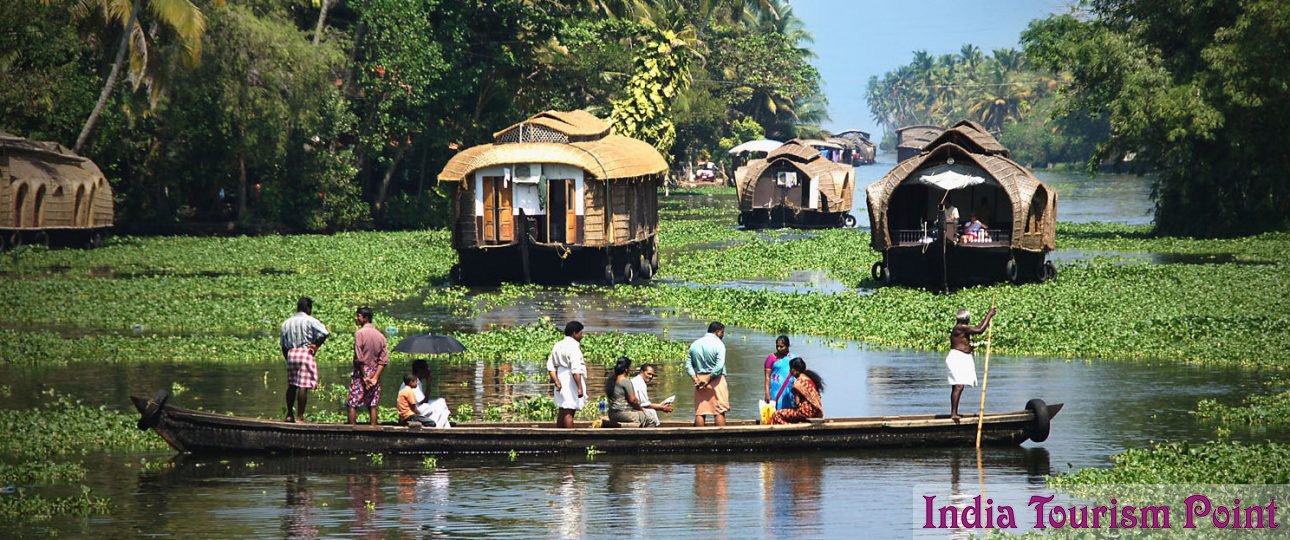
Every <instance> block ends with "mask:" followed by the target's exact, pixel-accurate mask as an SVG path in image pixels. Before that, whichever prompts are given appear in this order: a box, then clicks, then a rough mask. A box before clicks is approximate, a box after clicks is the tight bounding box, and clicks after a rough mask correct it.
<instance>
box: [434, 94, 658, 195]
mask: <svg viewBox="0 0 1290 540" xmlns="http://www.w3.org/2000/svg"><path fill="white" fill-rule="evenodd" d="M524 125H539V126H542V127H543V128H546V129H550V130H556V131H559V132H560V133H563V134H565V135H568V136H569V142H496V143H491V144H481V145H479V146H473V147H470V148H467V149H465V150H462V151H461V152H458V153H457V155H455V156H453V157H452V159H450V160H448V163H447V164H446V165H444V168H443V171H441V172H440V173H439V181H441V182H460V181H462V180H464V179H466V178H468V177H469V176H470V174H471V173H473V172H475V171H477V170H479V169H483V168H485V167H492V166H496V165H510V164H518V163H554V164H560V165H569V166H573V167H578V168H580V169H582V170H584V171H587V174H589V175H591V176H592V177H594V178H599V179H601V180H606V179H611V178H633V177H637V176H647V175H652V174H660V173H663V172H666V171H667V161H666V160H664V159H663V156H662V155H661V154H659V153H658V150H655V149H654V147H653V146H651V145H650V144H649V143H646V142H644V141H641V140H637V139H633V138H630V137H624V136H622V135H610V134H608V133H609V124H607V123H605V122H604V121H603V120H600V119H599V118H596V116H595V115H593V114H591V113H589V112H586V111H569V112H559V111H547V112H544V113H541V114H537V115H534V116H533V117H531V118H529V119H528V120H525V121H524V122H520V123H519V124H515V125H513V126H511V127H509V128H506V129H504V130H502V131H499V132H497V133H496V134H494V137H495V138H496V139H503V138H504V137H506V134H507V133H509V132H510V131H512V130H514V129H518V128H520V127H521V126H524ZM565 130H567V131H565Z"/></svg>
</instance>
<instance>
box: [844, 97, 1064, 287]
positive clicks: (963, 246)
mask: <svg viewBox="0 0 1290 540" xmlns="http://www.w3.org/2000/svg"><path fill="white" fill-rule="evenodd" d="M866 194H867V198H868V206H869V222H870V223H871V224H872V228H873V232H872V236H871V243H872V246H873V249H875V250H877V251H881V252H882V254H883V258H882V261H881V262H878V263H876V264H875V265H874V267H873V269H872V270H873V277H874V279H875V280H878V281H883V282H890V283H906V284H912V285H922V286H928V287H932V288H948V287H954V286H963V285H971V284H978V283H990V282H996V281H1002V280H1010V281H1012V282H1022V281H1043V280H1047V279H1051V278H1053V277H1055V276H1056V274H1057V271H1056V269H1055V268H1054V267H1053V265H1052V263H1051V262H1047V261H1046V260H1045V258H1046V257H1047V254H1048V252H1050V251H1052V250H1053V249H1054V247H1055V235H1056V231H1055V225H1056V222H1057V193H1056V192H1054V191H1053V190H1052V189H1050V188H1049V187H1048V186H1046V185H1044V183H1043V182H1041V181H1039V179H1038V178H1035V176H1034V175H1033V174H1031V173H1030V171H1028V170H1026V168H1025V167H1022V166H1021V165H1018V164H1017V163H1016V162H1015V161H1012V160H1011V159H1009V152H1008V149H1007V148H1004V147H1003V145H1001V144H999V142H998V141H997V140H995V139H994V137H992V136H990V134H989V133H987V132H986V130H985V129H984V128H982V127H981V125H980V124H977V123H975V122H971V121H963V122H959V123H958V124H955V125H954V127H952V128H950V129H949V130H947V131H945V132H944V133H941V134H940V135H939V136H938V137H936V138H935V139H934V140H932V141H931V142H930V143H928V144H927V145H926V147H925V149H924V151H923V152H922V153H921V154H919V155H918V156H915V157H912V158H909V159H907V160H904V161H901V162H900V163H899V164H898V165H896V167H895V168H893V169H892V170H891V171H890V172H888V173H887V175H886V176H883V177H882V179H881V180H879V181H877V182H874V183H873V184H871V185H870V186H869V187H868V189H867V190H866ZM973 216H975V217H976V221H977V222H979V225H973V226H967V227H965V226H964V224H965V223H968V222H970V221H971V220H972V218H973Z"/></svg>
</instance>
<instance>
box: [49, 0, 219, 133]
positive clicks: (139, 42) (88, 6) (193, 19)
mask: <svg viewBox="0 0 1290 540" xmlns="http://www.w3.org/2000/svg"><path fill="white" fill-rule="evenodd" d="M45 1H46V3H48V0H45ZM214 3H215V5H216V6H223V5H224V0H214ZM144 4H145V0H79V2H78V3H77V4H76V6H74V8H73V14H74V15H80V16H89V15H90V14H92V13H95V12H98V13H101V14H102V15H103V18H104V20H105V21H106V22H107V26H109V27H113V26H116V24H117V23H120V24H121V41H120V43H119V44H118V45H117V50H116V58H115V59H114V60H113V61H112V71H110V72H109V73H108V78H107V81H106V82H105V83H104V84H103V91H102V92H100V93H99V100H98V102H97V103H95V105H94V110H93V111H91V112H90V117H89V118H87V119H86V120H85V126H84V127H83V128H81V134H80V135H79V136H77V137H76V145H75V146H74V147H73V149H72V151H74V152H78V153H79V152H80V151H81V148H82V147H84V146H85V141H86V140H88V139H89V137H90V133H91V132H93V131H94V125H95V124H96V123H98V119H99V116H100V115H102V114H103V109H104V107H106V106H107V101H108V98H110V97H111V96H112V92H113V91H114V90H116V85H117V83H118V82H119V80H120V77H121V67H122V66H123V65H125V53H126V51H127V50H128V51H130V52H131V61H130V71H131V72H130V79H131V80H132V81H134V86H135V88H136V89H137V88H138V86H139V84H141V83H142V82H144V81H147V80H148V73H147V69H148V66H149V65H151V62H149V60H148V44H149V39H150V38H149V36H148V33H147V32H144V30H143V26H142V25H141V24H139V19H140V17H143V16H145V14H144V13H143V12H142V11H143V8H144ZM146 4H147V8H148V10H147V14H146V16H147V17H148V18H149V19H150V20H152V21H153V22H155V23H158V24H161V25H163V26H165V27H167V28H169V29H170V30H172V31H173V32H174V34H175V36H176V37H177V38H178V40H179V43H180V45H182V46H183V48H184V50H185V52H186V53H187V54H186V57H187V60H188V61H189V62H190V63H196V62H197V61H198V60H199V59H200V58H201V53H202V35H203V34H205V32H206V17H205V16H204V15H202V11H201V9H199V8H198V7H197V6H195V5H193V3H192V2H190V1H189V0H147V2H146Z"/></svg>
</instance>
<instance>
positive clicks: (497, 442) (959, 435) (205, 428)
mask: <svg viewBox="0 0 1290 540" xmlns="http://www.w3.org/2000/svg"><path fill="white" fill-rule="evenodd" d="M131 400H132V401H133V402H134V406H135V408H137V409H138V410H139V414H140V420H139V427H140V429H154V430H156V431H157V433H158V434H160V435H161V437H162V438H163V439H165V441H166V442H167V443H169V444H170V446H172V447H174V448H175V449H176V450H179V451H180V452H188V453H194V454H202V453H258V454H263V453H297V454H309V453H314V454H319V453H403V454H477V453H508V452H511V451H515V452H518V453H563V452H585V451H586V450H587V448H588V447H592V446H594V447H595V448H596V449H597V450H603V451H610V452H620V453H664V452H773V451H801V450H824V449H832V450H850V449H863V448H900V447H926V446H965V447H970V446H972V445H973V444H975V441H976V431H977V423H976V418H975V417H969V416H964V417H963V418H962V419H960V420H958V421H955V420H952V419H950V418H949V416H948V415H915V416H874V417H858V418H822V419H818V420H814V421H812V422H810V423H805V424H791V425H758V424H755V423H752V422H751V421H739V420H732V421H730V422H729V423H728V424H727V425H726V426H724V427H715V426H713V427H693V426H691V425H689V424H688V423H682V422H664V423H663V426H662V427H657V428H626V427H593V426H592V425H591V424H590V423H586V422H580V423H578V424H577V425H576V426H575V427H574V428H573V429H557V428H554V427H551V423H550V422H509V423H505V422H488V423H467V422H463V423H457V424H453V427H452V428H450V429H435V428H421V427H408V426H399V425H393V424H387V425H379V426H367V425H358V426H350V425H345V424H294V423H287V422H280V421H276V420H263V419H257V418H243V417H237V416H223V415H218V414H212V413H208V412H201V411H194V410H190V409H185V408H181V407H175V406H173V405H169V404H168V403H167V401H168V396H166V397H159V398H154V399H148V398H142V397H131ZM1061 409H1062V404H1060V403H1055V404H1052V405H1047V404H1045V403H1044V402H1043V401H1042V400H1039V399H1033V400H1030V402H1029V403H1027V404H1026V409H1025V410H1022V411H1017V412H1008V413H995V414H987V415H985V418H984V422H983V426H982V435H981V441H982V444H986V445H993V446H1006V445H1012V446H1015V445H1019V444H1021V443H1023V442H1025V441H1027V440H1032V441H1035V442H1043V441H1044V440H1046V439H1047V438H1048V432H1049V421H1050V419H1051V418H1052V417H1053V416H1055V415H1056V414H1057V413H1058V412H1059V411H1061Z"/></svg>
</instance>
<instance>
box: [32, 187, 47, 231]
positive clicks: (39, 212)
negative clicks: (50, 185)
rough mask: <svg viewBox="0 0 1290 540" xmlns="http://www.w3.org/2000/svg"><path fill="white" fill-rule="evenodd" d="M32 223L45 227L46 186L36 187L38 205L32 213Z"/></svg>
mask: <svg viewBox="0 0 1290 540" xmlns="http://www.w3.org/2000/svg"><path fill="white" fill-rule="evenodd" d="M31 217H32V225H33V226H35V227H43V226H44V225H45V186H40V187H39V188H37V189H36V205H35V209H34V211H33V212H32V213H31Z"/></svg>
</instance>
